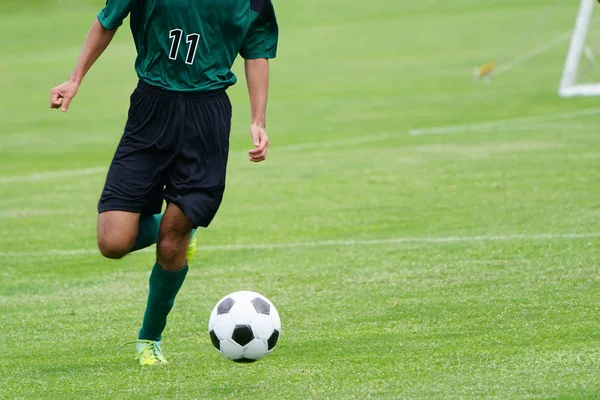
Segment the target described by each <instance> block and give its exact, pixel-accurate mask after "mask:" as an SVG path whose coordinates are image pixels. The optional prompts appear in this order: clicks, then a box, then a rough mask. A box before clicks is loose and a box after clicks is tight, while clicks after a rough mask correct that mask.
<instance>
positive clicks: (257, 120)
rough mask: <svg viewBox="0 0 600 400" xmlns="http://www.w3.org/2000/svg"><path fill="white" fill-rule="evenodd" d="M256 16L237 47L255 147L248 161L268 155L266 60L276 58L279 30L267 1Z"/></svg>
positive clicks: (267, 65) (271, 6) (262, 158)
mask: <svg viewBox="0 0 600 400" xmlns="http://www.w3.org/2000/svg"><path fill="white" fill-rule="evenodd" d="M262 4H263V7H262V8H261V9H260V10H254V9H253V10H254V11H256V12H257V13H258V14H259V15H258V17H257V18H256V20H255V21H254V22H253V24H252V26H251V27H250V29H249V31H248V33H247V35H246V37H245V39H244V43H243V44H242V48H241V49H240V55H241V56H242V57H243V58H244V59H245V63H244V66H245V69H246V82H247V84H248V94H249V96H250V109H251V114H252V124H251V125H250V135H251V136H252V144H254V149H252V150H250V151H249V152H248V153H249V155H250V161H253V162H260V161H263V160H264V159H265V158H266V157H267V150H268V148H269V138H268V136H267V134H266V132H265V127H266V112H267V94H268V92H269V59H271V58H275V56H276V53H277V42H278V37H279V30H278V27H277V19H276V18H275V10H274V9H273V4H272V2H271V1H270V0H268V1H265V2H264V3H262Z"/></svg>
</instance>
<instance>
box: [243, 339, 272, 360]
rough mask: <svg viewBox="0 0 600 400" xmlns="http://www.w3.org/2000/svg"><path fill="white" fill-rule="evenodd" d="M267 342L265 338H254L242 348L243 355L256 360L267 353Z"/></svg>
mask: <svg viewBox="0 0 600 400" xmlns="http://www.w3.org/2000/svg"><path fill="white" fill-rule="evenodd" d="M268 352H269V351H268V349H267V342H266V341H265V340H260V339H254V340H253V341H251V342H250V343H248V345H247V346H246V347H245V348H244V357H245V358H249V359H251V360H258V359H259V358H262V357H264V356H265V355H266V354H267V353H268Z"/></svg>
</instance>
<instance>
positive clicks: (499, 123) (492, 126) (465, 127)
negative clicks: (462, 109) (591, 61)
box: [409, 108, 600, 136]
mask: <svg viewBox="0 0 600 400" xmlns="http://www.w3.org/2000/svg"><path fill="white" fill-rule="evenodd" d="M598 114H600V108H587V109H584V110H579V111H569V112H564V113H558V114H550V115H535V116H531V117H519V118H510V119H498V120H491V121H484V122H475V123H472V124H462V125H445V126H436V127H433V128H422V129H413V130H411V131H410V132H409V133H410V134H411V135H413V136H418V135H447V134H451V133H464V132H480V131H490V130H496V131H498V130H504V129H507V126H511V125H513V124H521V126H515V127H514V129H516V128H526V127H535V124H538V125H539V124H546V123H550V122H552V121H557V120H558V121H560V120H572V119H574V118H578V117H586V116H593V115H598Z"/></svg>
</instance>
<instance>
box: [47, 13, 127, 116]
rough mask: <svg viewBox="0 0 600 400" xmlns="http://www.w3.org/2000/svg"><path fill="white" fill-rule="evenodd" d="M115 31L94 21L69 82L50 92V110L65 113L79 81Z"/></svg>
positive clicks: (104, 48) (106, 45)
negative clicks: (58, 110)
mask: <svg viewBox="0 0 600 400" xmlns="http://www.w3.org/2000/svg"><path fill="white" fill-rule="evenodd" d="M116 31H117V30H116V29H114V30H108V29H106V28H104V27H103V26H102V24H101V23H100V21H98V19H96V20H94V23H93V24H92V27H91V28H90V31H89V33H88V35H87V38H86V40H85V43H84V44H83V49H82V50H81V54H80V55H79V58H78V59H77V64H76V65H75V69H74V70H73V72H72V73H71V76H69V80H68V81H66V82H65V83H63V84H62V85H59V86H57V87H55V88H54V89H52V90H51V91H50V107H51V108H61V110H62V111H63V112H66V111H67V109H68V108H69V104H70V103H71V100H73V97H75V95H76V94H77V90H78V89H79V85H80V84H81V81H82V80H83V78H84V77H85V75H86V74H87V72H88V71H89V70H90V68H91V67H92V65H94V62H96V60H97V59H98V57H100V55H101V54H102V53H103V52H104V50H106V48H107V47H108V45H109V44H110V42H111V40H112V38H113V37H114V36H115V32H116Z"/></svg>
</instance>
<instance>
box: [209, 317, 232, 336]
mask: <svg viewBox="0 0 600 400" xmlns="http://www.w3.org/2000/svg"><path fill="white" fill-rule="evenodd" d="M234 328H235V324H234V323H233V320H232V319H231V315H230V314H221V315H217V316H216V317H215V318H214V320H213V321H212V325H211V326H209V329H211V330H213V331H214V332H215V334H216V335H217V336H218V337H219V339H221V340H225V339H229V338H231V335H232V334H233V329H234Z"/></svg>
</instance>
